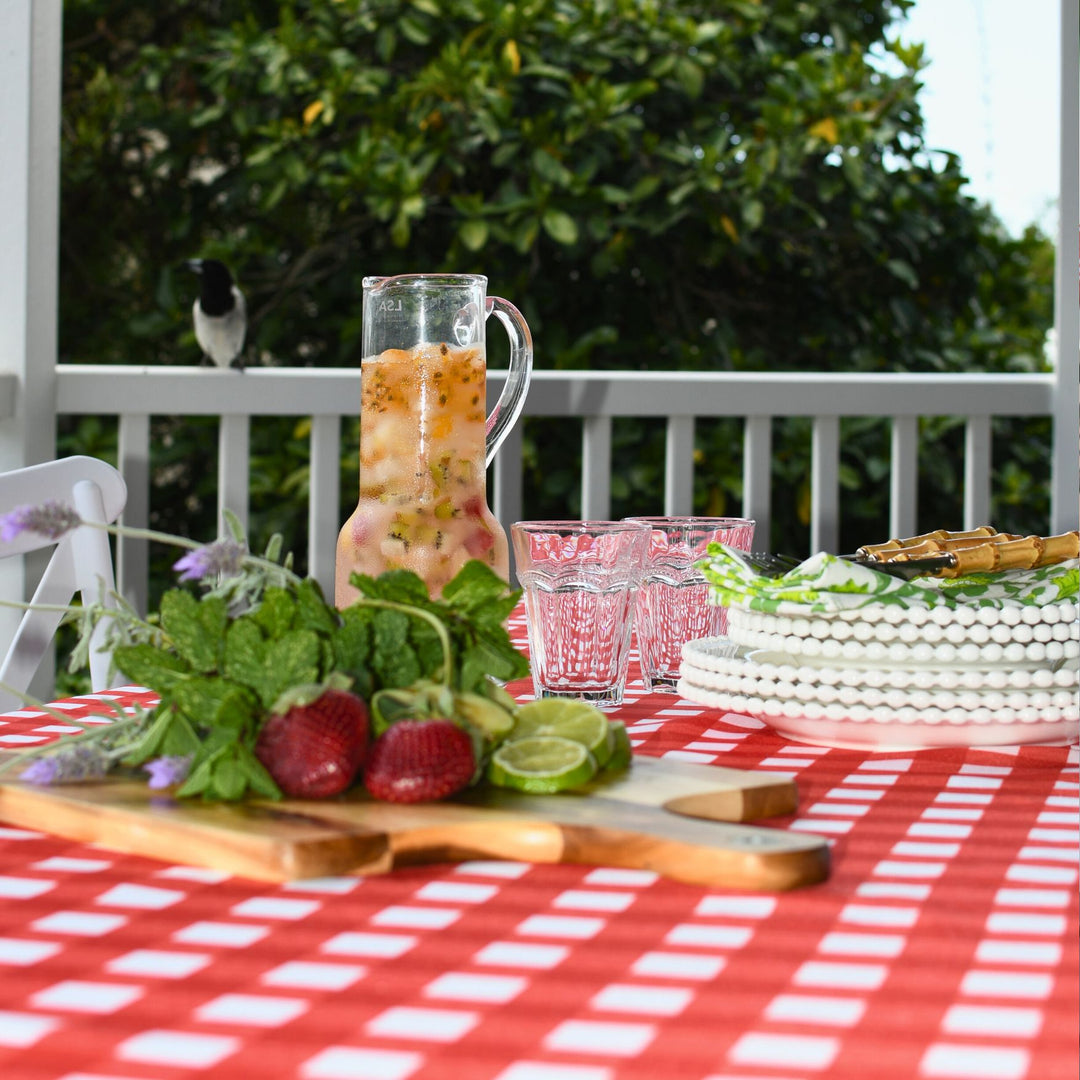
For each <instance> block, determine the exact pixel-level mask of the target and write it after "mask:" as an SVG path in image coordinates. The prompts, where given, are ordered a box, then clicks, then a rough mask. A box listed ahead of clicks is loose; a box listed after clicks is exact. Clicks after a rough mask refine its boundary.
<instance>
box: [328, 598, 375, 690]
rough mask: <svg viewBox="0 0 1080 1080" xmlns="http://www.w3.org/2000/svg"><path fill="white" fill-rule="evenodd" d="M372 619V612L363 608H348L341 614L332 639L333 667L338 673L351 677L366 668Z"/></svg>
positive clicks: (370, 647)
mask: <svg viewBox="0 0 1080 1080" xmlns="http://www.w3.org/2000/svg"><path fill="white" fill-rule="evenodd" d="M374 618H375V613H374V611H372V609H371V608H365V607H349V608H346V609H345V610H344V611H343V612H342V613H341V626H340V627H339V628H338V630H337V632H336V633H335V634H334V637H333V645H334V666H335V667H336V668H337V669H338V670H339V671H344V672H345V673H346V674H349V675H351V674H352V673H353V672H355V671H356V670H357V669H359V668H366V667H367V665H368V662H369V661H370V660H371V651H372V623H373V621H374Z"/></svg>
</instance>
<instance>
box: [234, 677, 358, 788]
mask: <svg viewBox="0 0 1080 1080" xmlns="http://www.w3.org/2000/svg"><path fill="white" fill-rule="evenodd" d="M316 689H317V690H319V691H321V692H320V693H319V694H318V696H317V697H314V698H313V699H311V700H308V699H306V698H304V697H303V696H300V697H294V698H293V699H292V702H293V703H292V704H287V703H285V702H279V703H278V705H277V706H276V707H275V711H274V712H273V713H272V714H271V715H270V717H269V718H268V719H267V721H266V722H265V723H264V724H263V727H262V730H261V731H260V733H259V738H258V741H257V742H256V744H255V756H256V757H257V758H258V759H259V761H261V762H262V763H263V765H264V766H265V767H266V771H267V772H268V773H269V774H270V775H271V776H272V777H273V778H274V780H275V782H276V783H277V785H278V787H280V788H281V790H282V791H283V792H285V794H286V795H291V796H293V797H294V798H300V799H321V798H325V797H326V796H328V795H338V794H340V793H341V792H342V791H344V790H345V789H346V788H347V787H348V786H349V785H350V784H351V783H352V782H353V781H354V780H355V779H356V774H357V773H358V772H359V771H360V767H361V766H362V765H363V763H364V758H365V756H366V751H367V743H368V731H369V725H370V720H369V716H368V708H367V705H366V704H365V703H364V701H363V699H362V698H359V697H357V696H356V695H355V694H350V693H348V692H347V691H345V690H340V689H335V688H330V689H325V688H322V687H319V688H316Z"/></svg>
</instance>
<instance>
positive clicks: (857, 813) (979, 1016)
mask: <svg viewBox="0 0 1080 1080" xmlns="http://www.w3.org/2000/svg"><path fill="white" fill-rule="evenodd" d="M513 632H514V633H515V635H516V636H518V638H519V640H520V635H521V634H522V627H521V623H520V620H515V621H514V623H513ZM516 689H518V690H519V691H520V692H521V694H522V695H523V696H524V695H527V694H528V693H529V689H530V688H529V687H528V686H527V685H526V684H518V686H517V687H516ZM628 696H629V698H630V700H628V701H627V703H626V704H625V705H624V706H623V707H622V708H621V709H620V710H619V711H618V712H617V714H616V715H618V716H619V717H621V718H622V719H623V720H625V721H626V723H627V725H628V727H629V730H630V733H631V736H632V738H633V740H634V742H635V744H636V748H637V751H638V752H639V753H642V754H650V755H657V756H666V757H672V758H675V759H678V760H690V761H697V762H705V763H718V764H723V765H727V766H732V767H735V768H744V769H749V768H753V769H767V770H776V771H779V772H783V773H788V774H792V775H793V776H794V777H795V778H796V780H797V782H798V786H799V792H800V805H799V812H798V814H797V816H793V817H791V818H787V819H783V820H782V821H777V822H775V824H779V825H782V826H786V827H788V828H791V829H802V830H807V831H811V832H815V833H819V834H824V835H826V836H828V837H830V838H831V840H832V841H833V869H832V874H831V877H830V878H829V880H828V881H827V882H825V883H823V884H821V885H816V886H812V887H809V888H804V889H800V890H796V891H794V892H790V893H783V894H769V893H747V892H736V891H732V890H724V889H706V888H697V887H692V886H687V885H681V884H676V883H673V882H670V881H666V880H663V879H659V878H657V877H656V876H655V875H653V874H652V873H648V872H642V871H628V870H619V869H612V868H605V867H602V866H598V867H588V866H549V865H537V866H534V865H528V864H523V863H506V862H466V863H462V864H457V865H453V864H437V865H432V866H425V867H412V868H409V869H402V870H399V871H395V872H394V873H391V874H388V875H385V876H373V877H368V878H361V877H348V876H346V877H335V878H327V879H320V880H309V881H301V882H296V883H293V884H287V885H267V884H265V883H260V882H255V881H251V880H247V879H244V878H240V877H234V876H229V875H228V874H225V873H222V872H219V871H211V870H205V869H197V868H192V867H190V866H186V865H184V862H183V852H182V851H175V852H163V853H162V855H163V857H164V859H165V861H163V862H156V861H153V860H151V859H146V858H139V857H135V856H128V855H120V854H116V853H114V852H110V851H108V850H106V849H104V848H101V847H96V846H93V845H86V844H80V843H75V842H71V841H67V840H58V839H54V838H52V837H49V836H46V835H43V834H41V833H38V832H34V831H33V830H29V829H25V828H17V829H16V828H9V827H4V826H3V824H2V823H0V1077H3V1078H4V1080H58V1078H64V1080H116V1078H127V1080H179V1078H200V1080H202V1078H205V1080H220V1078H223V1077H228V1078H235V1077H259V1078H267V1077H302V1078H305V1080H812V1078H818V1077H828V1078H829V1080H866V1078H867V1077H873V1078H874V1080H915V1078H919V1080H922V1078H927V1080H931V1078H932V1080H937V1078H944V1080H1075V1077H1076V1075H1077V1069H1078V1051H1077V1016H1078V1001H1080V990H1078V985H1077V969H1078V964H1077V960H1078V947H1077V929H1078V918H1077V908H1078V904H1077V879H1078V858H1077V849H1078V839H1080V837H1078V785H1077V754H1076V749H1075V747H1074V748H1065V747H1050V746H1033V747H1024V748H1005V749H998V750H995V751H983V750H967V751H965V750H949V751H936V750H934V751H922V752H914V753H876V754H871V753H863V752H858V751H852V750H839V749H826V748H822V747H814V746H805V745H800V744H795V743H791V742H788V741H786V740H784V739H781V738H779V737H777V736H775V735H773V734H772V733H770V732H769V730H768V729H765V728H763V727H762V726H761V725H760V724H759V723H758V722H756V721H754V720H751V719H749V718H747V717H742V716H733V715H726V716H725V715H721V714H720V713H719V712H718V711H716V710H715V709H709V708H706V707H703V706H699V705H695V704H693V703H690V702H687V701H683V700H680V699H678V698H675V697H671V696H661V695H645V694H644V693H643V692H642V690H641V686H640V683H639V682H633V681H632V683H631V687H630V692H629V695H628ZM140 698H142V699H143V700H145V694H140V693H139V692H138V691H137V690H127V691H118V692H116V693H115V695H114V697H113V700H114V701H115V702H116V703H117V704H118V705H119V706H121V707H123V706H126V705H130V704H132V703H133V702H135V701H137V700H140ZM99 704H100V702H98V701H91V700H88V699H75V700H72V701H69V702H65V703H61V708H62V710H64V711H67V712H69V713H70V715H72V716H73V717H78V716H81V715H85V714H86V713H87V712H88V711H90V710H91V709H92V708H94V707H96V706H98V705H99ZM58 726H59V727H62V725H57V724H56V722H55V720H53V719H52V718H51V717H48V716H43V715H42V714H33V713H30V712H27V711H24V712H22V713H17V714H11V715H8V716H6V717H0V746H3V747H5V748H17V747H18V746H19V745H25V743H26V741H27V740H37V739H40V738H41V737H42V733H44V734H45V737H52V736H55V735H56V734H57V728H58Z"/></svg>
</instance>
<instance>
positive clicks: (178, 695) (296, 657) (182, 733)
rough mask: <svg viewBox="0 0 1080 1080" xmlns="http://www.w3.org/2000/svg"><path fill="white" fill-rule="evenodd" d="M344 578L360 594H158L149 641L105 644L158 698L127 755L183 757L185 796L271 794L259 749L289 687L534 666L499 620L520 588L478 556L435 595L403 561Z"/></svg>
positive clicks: (469, 678) (461, 685) (366, 690)
mask: <svg viewBox="0 0 1080 1080" xmlns="http://www.w3.org/2000/svg"><path fill="white" fill-rule="evenodd" d="M351 583H352V584H353V585H354V586H355V587H356V588H357V589H358V590H359V592H360V593H361V598H360V599H359V600H358V601H357V602H356V604H354V605H353V606H352V607H349V608H346V609H345V610H344V611H340V612H339V611H337V610H336V609H335V608H334V607H333V606H332V605H330V604H328V603H327V602H326V600H325V598H324V597H323V595H322V591H321V590H320V589H319V586H318V584H317V583H316V582H314V581H313V580H311V579H306V580H302V581H300V580H296V581H291V582H288V583H286V584H284V585H267V586H266V587H265V588H264V589H263V590H262V591H261V592H260V593H259V594H258V595H257V596H254V597H252V598H251V606H250V607H248V608H247V609H246V610H244V611H242V612H241V613H239V614H230V611H229V606H230V605H229V604H228V603H227V600H226V598H225V597H223V596H222V595H221V594H220V593H215V592H210V593H206V594H204V595H203V596H202V597H200V598H196V597H195V596H194V595H192V594H191V593H190V592H187V591H186V590H183V589H174V590H170V591H169V592H167V593H166V594H165V595H164V596H163V597H162V601H161V608H160V618H159V620H158V632H157V633H155V634H154V635H153V636H152V638H151V640H148V641H143V642H140V643H137V644H133V645H121V646H119V647H117V649H116V650H115V652H114V662H115V664H116V666H117V668H118V669H119V670H120V671H121V672H123V674H124V675H125V676H126V677H127V678H129V679H131V680H132V681H133V682H137V683H140V684H142V685H144V686H147V687H150V688H151V689H153V690H155V691H157V693H158V694H159V695H160V696H161V702H160V704H159V705H158V706H157V708H156V709H155V710H154V712H153V713H152V714H151V719H150V720H149V722H148V723H147V724H145V725H143V726H142V727H141V728H139V729H138V731H137V733H136V736H135V738H134V739H133V741H132V743H131V745H130V747H129V748H128V750H127V753H126V754H125V755H124V757H123V764H125V765H128V766H139V765H143V764H145V763H146V762H148V761H150V760H152V759H154V758H156V757H160V756H162V755H177V756H181V755H188V756H190V757H191V759H192V760H191V768H190V772H189V774H188V778H187V780H186V781H185V782H184V784H183V785H182V786H181V787H180V788H179V790H178V792H177V793H178V795H180V796H195V795H197V796H200V797H202V798H204V799H208V800H226V801H234V800H238V799H242V798H244V797H245V796H247V795H257V796H261V797H264V798H278V797H280V794H281V792H280V791H279V789H278V788H277V785H276V784H275V783H274V781H273V780H272V779H271V777H270V775H269V774H268V773H267V772H266V770H265V769H264V768H263V766H262V765H261V764H260V762H259V760H258V759H257V758H256V756H255V753H254V747H255V743H256V741H257V740H258V736H259V731H260V729H261V726H262V724H263V722H264V721H265V720H266V718H267V717H268V716H269V714H270V710H271V707H272V706H273V703H274V702H275V701H276V700H277V699H278V698H279V697H280V696H281V694H282V693H283V692H285V691H287V690H289V689H290V688H291V687H294V686H298V685H304V684H311V683H320V682H324V681H326V680H327V679H329V678H330V677H331V676H332V675H335V674H336V675H337V676H339V677H340V676H344V677H346V678H347V679H349V680H351V684H352V688H353V691H354V692H355V693H358V694H359V695H360V696H362V697H364V698H365V699H368V700H370V699H371V697H372V696H373V695H374V694H375V693H376V692H377V691H379V690H383V689H397V688H404V687H408V686H411V685H413V684H415V683H417V682H418V681H421V680H430V681H432V682H439V683H442V684H443V685H445V686H446V687H448V688H449V689H451V690H453V691H456V692H470V691H476V692H479V693H483V692H484V691H485V687H486V685H487V684H488V683H489V677H494V678H495V679H497V680H499V681H504V682H505V681H509V680H511V679H516V678H523V677H524V676H526V675H527V674H528V673H529V665H528V661H527V660H526V659H525V657H524V656H523V655H522V654H521V653H519V652H518V651H517V650H516V649H515V648H514V646H513V643H512V642H511V641H510V636H509V634H508V633H507V632H506V629H505V627H504V625H503V622H504V620H505V619H506V617H507V615H509V613H510V612H511V611H513V609H514V607H515V606H516V604H517V602H518V599H519V598H520V595H521V594H520V591H517V590H511V589H510V588H509V586H508V585H507V584H506V582H505V581H503V580H502V579H501V578H499V577H498V575H496V574H495V573H494V572H493V571H492V570H491V569H490V567H488V566H487V565H485V564H484V563H481V562H479V561H475V560H474V561H472V562H469V563H467V564H466V565H465V567H464V568H463V569H462V570H461V571H460V572H459V573H458V574H457V576H456V577H455V578H454V579H453V580H452V581H451V582H450V583H449V584H448V585H447V587H446V588H445V590H444V591H443V596H442V598H441V599H439V600H433V599H432V598H431V597H430V596H429V594H428V592H427V588H426V586H425V585H424V583H423V581H422V580H421V579H420V578H419V577H418V576H417V575H415V574H413V573H411V572H408V571H403V570H393V571H388V572H387V573H384V574H381V575H379V576H378V577H369V576H366V575H361V574H353V575H352V578H351ZM447 656H449V670H448V669H447V659H446V658H447Z"/></svg>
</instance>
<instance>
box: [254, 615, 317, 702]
mask: <svg viewBox="0 0 1080 1080" xmlns="http://www.w3.org/2000/svg"><path fill="white" fill-rule="evenodd" d="M319 656H320V648H319V638H318V636H317V635H316V634H315V633H314V632H313V631H311V630H293V631H291V632H290V633H288V634H286V635H285V636H284V637H283V638H280V639H279V640H278V641H274V642H271V643H270V646H269V647H268V648H267V650H266V661H265V666H264V669H263V683H262V685H261V686H259V687H258V688H257V689H258V693H259V697H260V698H261V700H262V702H263V704H264V705H267V706H269V705H273V703H274V702H275V701H276V700H277V698H278V697H279V696H280V695H281V693H282V691H283V690H288V689H289V688H290V687H293V686H302V685H304V684H305V683H314V682H317V681H318V678H319Z"/></svg>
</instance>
